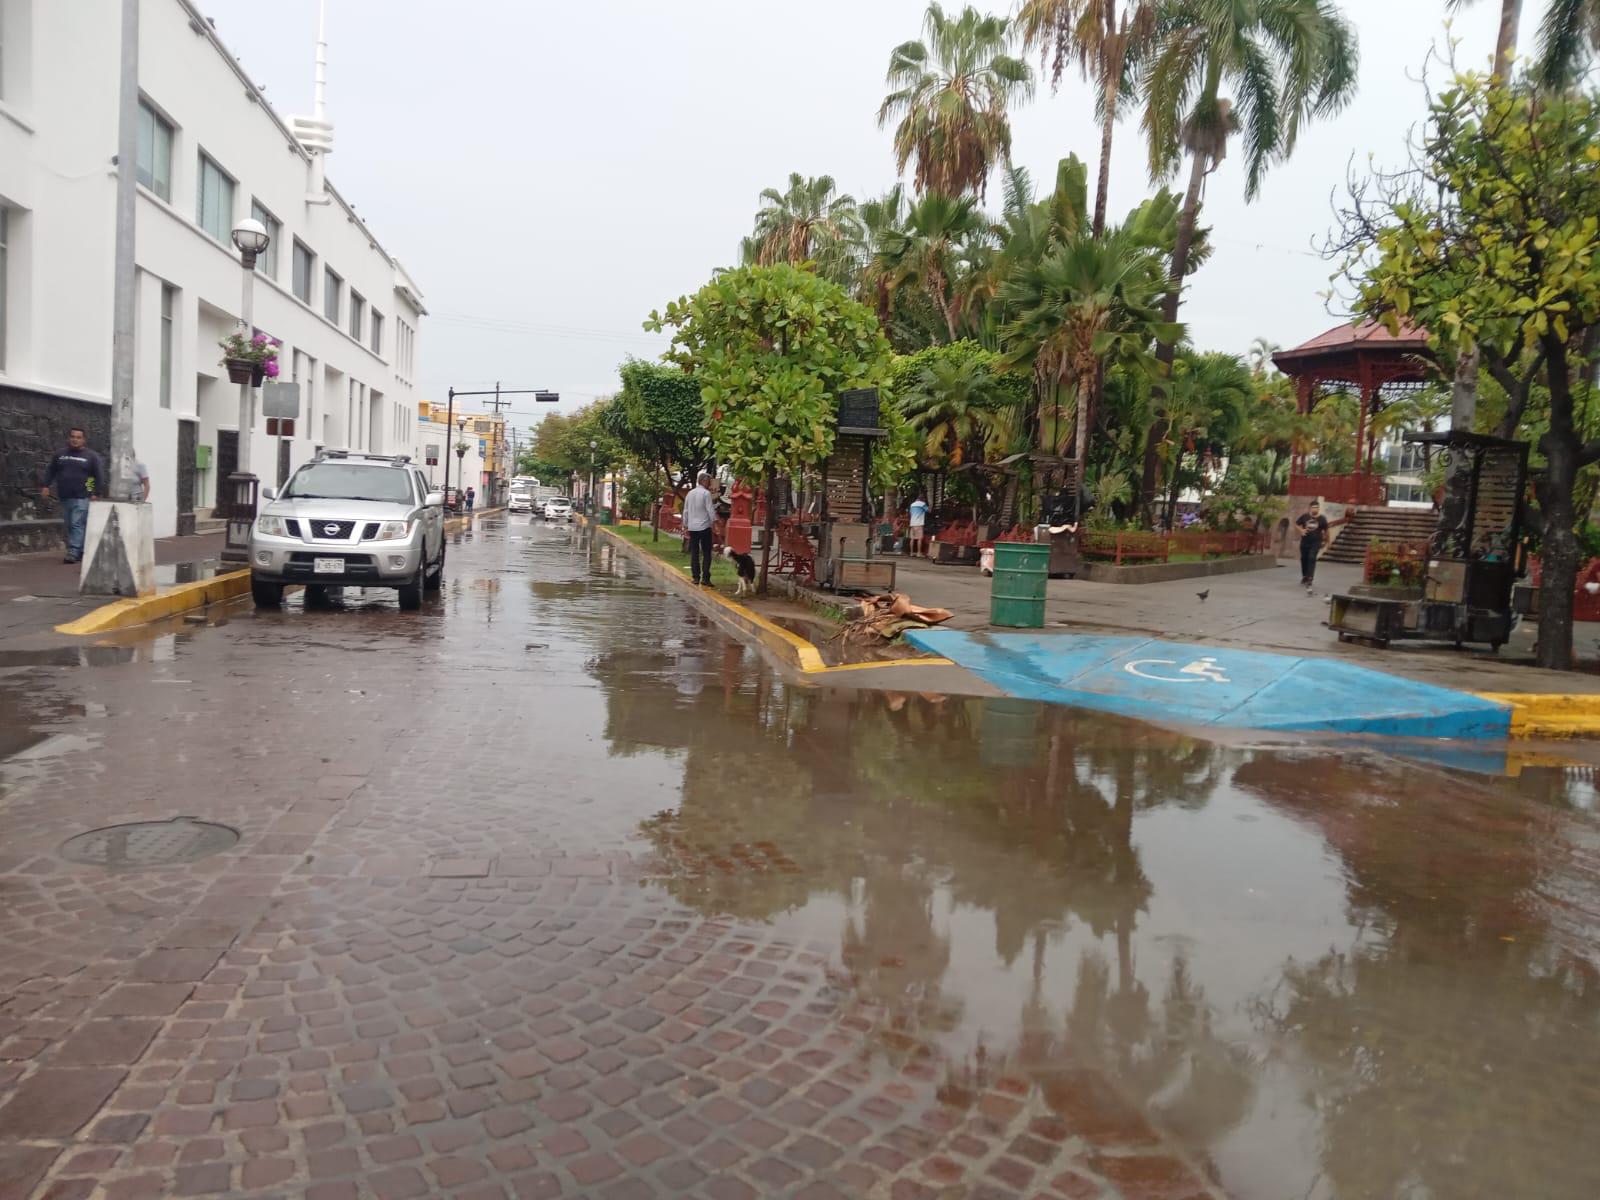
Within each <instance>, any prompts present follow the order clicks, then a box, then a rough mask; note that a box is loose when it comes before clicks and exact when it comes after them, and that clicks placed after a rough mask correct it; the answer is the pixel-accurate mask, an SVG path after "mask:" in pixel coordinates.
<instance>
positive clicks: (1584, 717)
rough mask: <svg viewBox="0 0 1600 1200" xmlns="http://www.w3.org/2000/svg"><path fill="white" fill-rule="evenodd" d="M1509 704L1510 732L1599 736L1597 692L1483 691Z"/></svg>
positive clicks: (1528, 735) (1482, 695) (1517, 734)
mask: <svg viewBox="0 0 1600 1200" xmlns="http://www.w3.org/2000/svg"><path fill="white" fill-rule="evenodd" d="M1479 695H1480V698H1481V699H1484V700H1493V701H1495V702H1496V703H1498V704H1508V705H1510V706H1511V736H1512V737H1516V738H1531V737H1600V695H1591V694H1589V693H1585V692H1483V693H1480V694H1479Z"/></svg>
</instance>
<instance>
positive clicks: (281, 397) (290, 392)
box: [261, 379, 300, 417]
mask: <svg viewBox="0 0 1600 1200" xmlns="http://www.w3.org/2000/svg"><path fill="white" fill-rule="evenodd" d="M261 415H262V416H264V417H298V416H299V415H300V385H299V384H298V383H280V382H279V381H278V380H275V379H269V380H267V382H265V383H263V384H262V385H261Z"/></svg>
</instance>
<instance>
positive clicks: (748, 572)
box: [722, 546, 756, 596]
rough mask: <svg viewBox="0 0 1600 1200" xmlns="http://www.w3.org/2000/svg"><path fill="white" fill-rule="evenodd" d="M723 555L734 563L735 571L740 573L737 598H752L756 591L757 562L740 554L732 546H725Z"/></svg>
mask: <svg viewBox="0 0 1600 1200" xmlns="http://www.w3.org/2000/svg"><path fill="white" fill-rule="evenodd" d="M722 555H723V557H724V558H727V559H729V560H731V561H732V563H733V566H734V569H735V570H737V571H738V572H739V587H738V590H737V591H735V592H734V595H735V596H750V595H754V594H755V590H756V560H755V559H753V558H751V557H750V556H749V555H748V554H740V553H739V552H738V551H737V550H735V549H734V548H733V547H732V546H724V547H723V548H722Z"/></svg>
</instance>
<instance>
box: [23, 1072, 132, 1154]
mask: <svg viewBox="0 0 1600 1200" xmlns="http://www.w3.org/2000/svg"><path fill="white" fill-rule="evenodd" d="M125 1074H126V1073H125V1072H123V1071H120V1070H114V1069H111V1068H98V1069H96V1068H89V1067H84V1068H68V1067H61V1068H55V1067H47V1068H45V1069H43V1070H40V1071H36V1072H34V1073H33V1074H32V1075H30V1076H28V1077H27V1078H26V1079H24V1080H23V1081H22V1082H21V1083H20V1084H18V1085H17V1088H16V1090H15V1091H14V1092H12V1093H11V1098H10V1099H9V1100H8V1101H7V1102H6V1103H5V1105H4V1106H3V1107H0V1137H8V1138H27V1137H40V1138H64V1137H69V1136H71V1135H72V1134H74V1133H76V1132H77V1131H78V1130H79V1129H81V1128H82V1127H83V1126H84V1125H85V1124H86V1123H87V1122H88V1120H89V1118H90V1117H92V1116H94V1114H95V1113H96V1112H98V1111H99V1110H100V1106H101V1105H102V1104H104V1103H105V1102H106V1100H107V1099H108V1098H109V1097H110V1095H111V1093H112V1091H113V1090H115V1088H116V1086H117V1085H118V1084H119V1083H121V1082H122V1080H123V1078H124V1076H125Z"/></svg>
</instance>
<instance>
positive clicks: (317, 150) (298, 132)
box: [289, 0, 333, 204]
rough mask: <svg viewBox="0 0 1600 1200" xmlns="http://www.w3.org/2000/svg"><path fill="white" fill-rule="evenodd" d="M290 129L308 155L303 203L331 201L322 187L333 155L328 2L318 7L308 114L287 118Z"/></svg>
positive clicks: (325, 202) (325, 1)
mask: <svg viewBox="0 0 1600 1200" xmlns="http://www.w3.org/2000/svg"><path fill="white" fill-rule="evenodd" d="M289 127H290V128H291V129H292V130H294V136H295V138H296V140H298V141H299V143H300V145H301V146H302V147H303V148H304V149H305V152H306V153H307V154H309V155H310V156H311V170H310V174H309V176H308V177H307V180H306V203H307V204H327V203H329V202H330V200H329V196H328V193H327V191H326V189H324V187H323V186H322V183H323V175H324V163H323V160H324V159H325V158H326V157H327V156H328V155H330V154H332V153H333V122H332V121H330V120H328V0H319V3H318V5H317V73H316V83H315V89H314V91H313V94H312V105H311V115H310V116H309V117H290V118H289Z"/></svg>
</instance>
